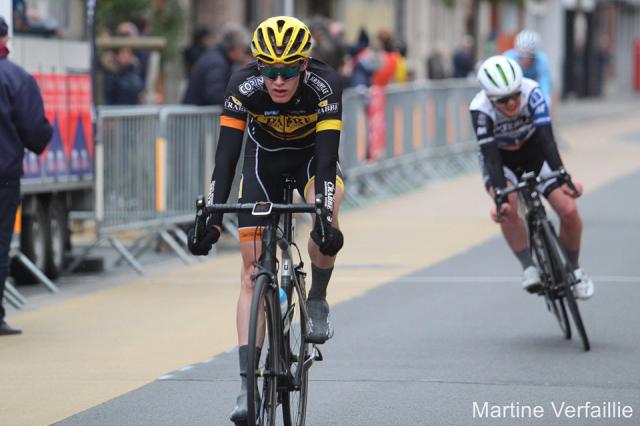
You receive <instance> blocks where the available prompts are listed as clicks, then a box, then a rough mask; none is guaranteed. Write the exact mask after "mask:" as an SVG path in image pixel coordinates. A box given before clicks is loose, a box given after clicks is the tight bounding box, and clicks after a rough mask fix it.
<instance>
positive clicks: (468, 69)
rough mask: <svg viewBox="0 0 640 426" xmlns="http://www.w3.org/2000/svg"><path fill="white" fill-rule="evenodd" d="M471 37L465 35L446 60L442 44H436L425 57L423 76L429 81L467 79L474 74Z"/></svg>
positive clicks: (472, 41)
mask: <svg viewBox="0 0 640 426" xmlns="http://www.w3.org/2000/svg"><path fill="white" fill-rule="evenodd" d="M473 45H474V40H473V37H471V36H469V35H465V36H464V37H463V38H462V41H461V42H460V44H459V45H458V46H457V47H456V48H455V49H454V50H453V52H451V56H450V58H449V59H447V55H446V53H445V49H444V47H443V43H442V42H436V43H435V46H434V47H433V50H432V51H431V53H430V54H429V56H428V57H427V64H426V65H427V66H426V72H427V75H426V76H425V77H426V78H427V79H429V80H440V79H443V78H468V77H469V76H471V75H473V74H474V69H475V64H476V62H475V58H474V55H473Z"/></svg>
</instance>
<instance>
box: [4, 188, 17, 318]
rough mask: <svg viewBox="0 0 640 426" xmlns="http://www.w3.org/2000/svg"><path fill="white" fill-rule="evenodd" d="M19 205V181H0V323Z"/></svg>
mask: <svg viewBox="0 0 640 426" xmlns="http://www.w3.org/2000/svg"><path fill="white" fill-rule="evenodd" d="M19 204H20V181H14V182H2V181H0V322H2V321H3V320H4V315H5V311H4V306H3V305H2V301H3V298H4V282H5V280H6V279H7V277H8V276H9V249H10V248H11V237H12V236H13V225H14V223H15V221H16V211H17V210H18V205H19Z"/></svg>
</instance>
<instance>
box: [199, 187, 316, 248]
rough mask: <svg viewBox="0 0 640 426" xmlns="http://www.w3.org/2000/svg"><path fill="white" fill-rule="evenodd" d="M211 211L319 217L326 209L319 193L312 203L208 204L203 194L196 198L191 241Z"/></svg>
mask: <svg viewBox="0 0 640 426" xmlns="http://www.w3.org/2000/svg"><path fill="white" fill-rule="evenodd" d="M213 213H248V214H251V215H254V216H265V217H270V216H273V215H274V214H278V213H315V214H317V215H319V217H321V218H325V217H326V214H327V209H326V208H325V206H324V196H323V195H321V194H319V195H317V196H316V199H315V203H314V204H304V203H295V204H280V203H271V202H257V203H231V204H210V205H208V206H207V205H205V200H204V197H203V196H199V197H198V198H197V199H196V218H195V224H194V228H195V229H194V231H195V232H194V233H193V240H194V241H193V243H194V244H196V243H197V240H198V239H199V238H201V237H202V235H203V234H204V231H205V224H206V222H207V218H208V217H209V216H210V215H212V214H213ZM324 222H325V221H324V219H322V220H320V236H321V237H322V241H324V239H325V234H326V232H325V226H326V225H325V223H324Z"/></svg>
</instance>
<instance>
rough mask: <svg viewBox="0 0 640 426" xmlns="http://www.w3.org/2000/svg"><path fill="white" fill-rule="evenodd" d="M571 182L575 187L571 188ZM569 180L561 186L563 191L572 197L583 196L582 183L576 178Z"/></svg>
mask: <svg viewBox="0 0 640 426" xmlns="http://www.w3.org/2000/svg"><path fill="white" fill-rule="evenodd" d="M569 182H571V183H572V184H573V188H571V185H569ZM569 182H566V183H563V184H562V186H561V187H560V188H561V189H562V192H564V193H565V194H567V195H568V196H570V197H571V198H578V197H579V196H581V195H582V191H583V187H582V184H581V183H580V182H578V181H575V180H574V181H571V180H570V181H569ZM574 189H575V190H574Z"/></svg>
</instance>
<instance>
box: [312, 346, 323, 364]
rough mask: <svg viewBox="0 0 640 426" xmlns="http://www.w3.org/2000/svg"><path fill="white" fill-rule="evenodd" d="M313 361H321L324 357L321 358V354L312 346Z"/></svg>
mask: <svg viewBox="0 0 640 426" xmlns="http://www.w3.org/2000/svg"><path fill="white" fill-rule="evenodd" d="M313 360H314V361H323V360H324V357H323V356H322V352H320V349H318V347H317V346H316V345H313Z"/></svg>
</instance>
